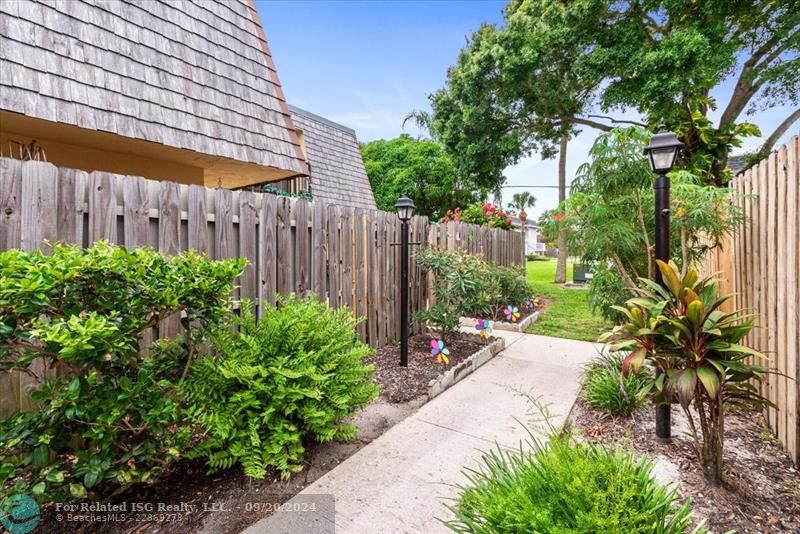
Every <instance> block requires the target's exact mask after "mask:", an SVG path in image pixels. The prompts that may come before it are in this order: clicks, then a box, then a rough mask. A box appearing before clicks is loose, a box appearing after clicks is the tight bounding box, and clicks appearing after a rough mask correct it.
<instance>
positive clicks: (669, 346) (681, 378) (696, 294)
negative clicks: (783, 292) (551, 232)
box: [601, 260, 774, 484]
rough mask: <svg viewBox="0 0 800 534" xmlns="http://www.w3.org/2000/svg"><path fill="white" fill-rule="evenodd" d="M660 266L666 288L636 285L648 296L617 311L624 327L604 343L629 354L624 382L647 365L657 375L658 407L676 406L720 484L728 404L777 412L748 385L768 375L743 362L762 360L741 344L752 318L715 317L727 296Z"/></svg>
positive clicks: (694, 276) (707, 282) (692, 274)
mask: <svg viewBox="0 0 800 534" xmlns="http://www.w3.org/2000/svg"><path fill="white" fill-rule="evenodd" d="M657 264H658V268H659V269H660V271H661V275H662V277H663V280H664V282H665V284H666V286H667V289H664V288H662V287H661V286H660V285H658V284H657V283H655V282H653V281H651V280H647V279H641V281H642V284H644V286H645V287H646V288H647V289H646V290H640V291H639V292H638V293H639V296H638V297H637V298H633V299H630V300H629V301H628V302H627V303H626V306H625V307H621V306H620V307H617V309H618V310H619V311H620V312H621V313H623V314H625V316H626V317H627V322H625V323H624V324H622V325H619V326H617V327H615V328H614V330H613V331H612V332H609V333H607V334H604V335H603V336H602V338H601V341H611V342H613V345H612V347H611V348H612V350H622V351H630V352H629V354H628V355H627V356H626V357H625V359H624V361H623V366H622V370H623V373H625V374H626V375H627V374H628V373H629V372H631V371H633V372H634V373H639V372H640V371H641V369H642V367H643V365H644V363H645V361H646V360H649V361H650V362H651V363H652V364H653V365H654V366H655V367H656V368H657V369H659V370H660V371H661V375H660V376H659V377H658V379H656V381H655V388H656V396H655V400H656V402H660V403H669V404H671V403H672V402H674V401H677V403H678V404H680V406H681V408H682V409H683V411H684V413H685V414H686V417H687V419H688V421H689V427H690V431H691V436H692V438H693V444H694V447H695V452H696V453H697V457H698V459H699V460H700V462H701V463H702V465H703V473H704V475H705V477H706V480H707V481H708V482H710V483H711V484H719V483H720V482H721V481H722V447H723V438H724V433H723V429H724V416H725V408H726V405H729V404H739V405H744V406H747V407H752V408H756V409H763V408H765V407H766V406H774V404H772V403H771V402H770V401H769V400H768V399H766V398H764V397H763V396H762V395H761V394H760V393H759V390H758V388H757V386H756V385H754V384H753V382H755V381H760V380H761V379H762V378H763V377H764V375H765V374H766V373H767V372H769V371H768V369H766V368H764V367H762V366H758V365H753V364H751V363H749V362H748V358H760V359H764V360H766V356H764V355H763V354H761V353H759V352H757V351H755V350H753V349H751V348H748V347H745V346H744V345H740V344H739V341H740V340H741V339H742V338H744V337H745V336H746V335H747V334H748V332H750V330H751V329H752V328H753V324H754V323H753V318H752V316H749V315H746V314H744V313H742V312H741V311H734V312H731V313H726V312H722V311H720V310H719V308H720V306H722V304H724V303H725V302H726V301H727V300H728V299H730V297H731V295H727V296H724V297H719V296H718V291H717V284H716V282H714V281H713V280H712V278H711V277H709V278H704V279H699V275H698V273H697V271H695V270H693V269H687V270H686V273H685V274H684V275H683V276H681V273H680V272H679V271H678V269H677V267H675V266H674V265H673V264H672V263H670V264H666V263H664V262H662V261H660V260H659V261H658V262H657ZM690 406H691V407H694V410H691V409H690ZM698 422H699V426H700V432H699V433H698V429H697V426H698V425H697V423H698Z"/></svg>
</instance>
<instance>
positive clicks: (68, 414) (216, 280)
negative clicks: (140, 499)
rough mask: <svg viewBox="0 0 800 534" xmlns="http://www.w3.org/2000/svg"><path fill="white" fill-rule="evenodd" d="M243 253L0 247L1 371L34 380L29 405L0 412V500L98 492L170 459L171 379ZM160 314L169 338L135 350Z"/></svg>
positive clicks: (177, 415) (177, 445)
mask: <svg viewBox="0 0 800 534" xmlns="http://www.w3.org/2000/svg"><path fill="white" fill-rule="evenodd" d="M245 263H246V262H245V261H244V260H240V259H235V260H234V259H232V260H224V261H211V260H209V259H207V258H205V257H203V256H201V255H198V254H195V253H193V252H186V253H182V254H179V255H177V256H174V257H171V258H165V257H164V256H162V255H161V254H159V253H158V252H156V251H154V250H151V249H147V248H141V249H133V250H129V249H126V248H124V247H117V246H111V245H109V244H107V243H104V242H99V243H97V244H96V245H95V246H93V247H91V248H88V249H83V248H81V247H78V246H61V245H56V246H55V247H53V250H52V253H51V254H44V253H42V252H40V251H36V252H24V251H21V250H7V251H4V252H2V253H0V372H8V371H11V370H16V371H18V372H20V373H25V374H27V375H30V376H32V377H33V378H34V379H36V380H37V381H41V386H40V387H39V388H38V389H36V390H34V391H33V393H32V395H31V397H32V399H33V401H34V402H35V406H33V408H34V409H33V410H31V411H27V412H24V413H20V412H17V413H14V414H12V415H11V416H10V417H8V418H7V419H5V420H3V421H0V501H2V499H3V498H4V497H6V496H8V495H10V494H14V493H25V494H29V495H33V496H34V497H35V498H37V499H39V500H43V501H45V500H49V501H62V502H63V501H67V500H71V499H84V498H87V497H90V496H98V495H104V494H107V493H111V492H114V491H119V490H121V489H122V488H125V487H126V486H128V485H130V484H133V483H136V482H144V481H148V480H152V479H154V478H155V477H156V475H158V473H159V472H161V471H163V470H164V469H165V468H166V467H167V466H168V465H169V463H170V462H173V461H175V460H176V459H178V458H180V456H181V455H182V454H183V452H184V450H185V449H186V448H187V447H188V444H189V442H190V441H191V437H192V429H191V428H190V424H189V422H188V421H187V420H186V419H185V418H184V417H183V415H182V413H181V406H180V403H181V401H180V398H179V396H178V394H177V387H178V383H179V382H180V380H181V377H182V376H183V375H185V374H186V372H187V370H188V368H189V366H190V364H191V362H192V360H193V357H194V355H195V354H196V353H197V347H198V345H200V344H201V343H203V342H204V341H205V337H206V333H207V331H208V328H209V326H210V325H214V324H216V323H217V322H218V321H220V320H222V319H223V318H224V317H225V316H226V315H227V313H228V312H229V310H230V302H229V299H228V296H229V293H230V291H231V287H232V283H233V280H234V279H235V278H236V277H237V276H240V275H241V273H242V270H243V268H244V266H245ZM164 321H174V323H177V324H180V325H181V326H182V332H181V334H180V335H179V337H175V338H171V339H170V338H165V339H163V340H161V341H159V342H158V343H155V344H153V345H152V346H150V347H147V348H148V351H147V352H143V351H142V350H141V347H142V346H143V344H144V339H145V334H146V333H147V332H149V331H150V329H151V328H154V327H157V326H158V325H160V324H161V325H163V324H165V323H164ZM176 331H177V329H176ZM163 335H164V332H163V331H162V336H163ZM90 494H93V495H90Z"/></svg>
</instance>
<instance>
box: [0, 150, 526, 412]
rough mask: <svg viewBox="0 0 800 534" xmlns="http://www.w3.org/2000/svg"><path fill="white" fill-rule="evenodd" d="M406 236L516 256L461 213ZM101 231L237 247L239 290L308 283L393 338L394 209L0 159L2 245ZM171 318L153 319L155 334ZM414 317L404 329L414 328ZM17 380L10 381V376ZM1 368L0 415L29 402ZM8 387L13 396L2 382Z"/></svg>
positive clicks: (247, 294)
mask: <svg viewBox="0 0 800 534" xmlns="http://www.w3.org/2000/svg"><path fill="white" fill-rule="evenodd" d="M409 224H410V234H411V241H412V242H421V243H425V244H427V245H428V246H433V247H438V248H444V249H451V250H455V249H459V250H467V251H469V252H471V253H474V254H481V255H483V256H485V257H486V258H488V259H491V260H493V261H495V262H497V263H499V264H502V265H513V264H522V263H523V260H524V257H523V248H522V236H521V234H520V233H518V232H512V231H506V230H500V229H494V228H487V227H481V226H477V225H470V224H465V223H456V222H451V223H447V224H432V223H429V221H428V219H427V217H419V216H415V217H414V218H413V219H412V220H411V221H410V223H409ZM100 239H105V240H107V241H109V242H112V243H116V244H121V245H126V246H128V247H134V246H149V247H152V248H154V249H156V250H158V251H160V252H162V253H164V254H168V255H169V254H177V253H178V252H180V251H182V250H187V249H194V250H197V251H201V252H205V253H206V254H208V256H209V257H211V258H216V259H219V258H227V257H232V256H242V257H245V258H247V259H248V261H249V262H250V263H249V266H248V267H247V269H246V270H245V272H244V274H243V275H242V276H241V278H240V279H239V280H238V281H237V285H238V286H239V287H238V289H237V290H236V293H235V295H234V296H235V298H237V299H243V298H247V299H250V300H252V301H253V302H254V303H255V307H256V313H257V314H258V315H259V316H260V315H261V314H262V313H263V306H262V305H261V303H265V302H270V303H274V301H275V295H276V294H278V293H280V294H288V293H292V292H293V293H295V294H298V295H306V294H308V293H311V292H313V293H316V294H318V295H320V296H321V298H324V299H327V301H328V302H329V303H330V305H331V306H333V307H335V308H339V307H346V308H349V309H350V310H351V311H352V312H353V313H354V314H355V315H357V316H359V317H363V318H364V320H363V321H362V322H361V323H360V324H359V327H358V328H359V331H358V335H359V337H360V338H361V339H362V340H363V341H365V342H367V343H369V344H370V345H372V346H374V347H380V346H383V345H384V344H386V343H388V342H391V341H393V340H397V339H398V335H399V330H400V329H399V317H400V290H399V284H398V281H399V276H400V271H399V265H400V247H397V246H392V243H396V242H399V241H400V222H399V220H398V218H397V216H396V214H394V213H388V212H382V211H372V210H363V209H354V208H349V207H343V206H335V205H326V204H323V203H321V202H306V201H303V200H296V199H293V198H288V197H278V196H275V195H271V194H262V193H253V192H250V191H230V190H227V189H209V188H205V187H202V186H196V185H179V184H176V183H173V182H157V181H152V180H146V179H144V178H140V177H135V176H120V175H115V174H110V173H105V172H99V171H95V172H92V173H86V172H83V171H78V170H74V169H66V168H58V167H55V166H54V165H52V164H49V163H44V162H38V161H25V162H22V161H18V160H14V159H8V158H0V251H2V250H5V249H9V248H21V249H24V250H34V249H37V248H47V247H48V245H47V244H46V243H47V242H50V243H55V242H61V243H75V244H81V245H83V246H89V245H90V244H91V243H94V242H95V241H98V240H100ZM409 279H410V290H409V299H410V305H411V310H412V312H414V311H417V310H420V309H423V308H424V307H425V306H426V303H427V301H428V299H429V295H428V288H429V283H428V280H427V277H426V276H425V275H424V274H423V273H422V272H421V270H420V269H419V268H418V267H417V265H416V263H415V262H414V260H413V257H412V261H411V270H410V275H409ZM175 328H177V325H174V324H173V325H160V329H161V331H160V332H159V334H160V335H162V336H163V335H171V334H174V329H175ZM419 328H420V327H419V325H414V326H413V329H412V332H415V333H416V332H419ZM12 379H13V380H14V381H16V382H17V383H15V384H9V383H8V382H9V381H10V380H12ZM25 380H26V378H23V377H20V376H14V377H10V376H9V375H5V376H3V375H0V415H2V414H3V413H7V412H8V411H9V410H10V409H13V408H14V407H16V406H20V405H24V404H25V402H26V401H25V400H24V399H25V397H26V396H27V393H28V391H29V390H30V389H32V388H33V387H35V384H32V383H20V381H22V382H24V381H25ZM12 389H13V391H15V392H16V393H15V395H14V396H15V397H16V400H13V405H12V406H9V402H10V401H9V400H8V399H5V400H4V399H3V397H6V395H4V394H3V392H7V391H12Z"/></svg>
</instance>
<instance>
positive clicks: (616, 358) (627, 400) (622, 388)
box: [581, 353, 652, 416]
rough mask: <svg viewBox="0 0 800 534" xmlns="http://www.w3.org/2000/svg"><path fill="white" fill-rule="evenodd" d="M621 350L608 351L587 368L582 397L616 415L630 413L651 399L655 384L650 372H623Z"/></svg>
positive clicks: (584, 375) (590, 403) (596, 406)
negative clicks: (651, 389)
mask: <svg viewBox="0 0 800 534" xmlns="http://www.w3.org/2000/svg"><path fill="white" fill-rule="evenodd" d="M622 360H623V356H622V355H621V354H618V353H617V354H614V353H604V354H601V355H600V356H598V357H597V358H594V359H593V360H592V361H590V362H589V364H588V365H587V366H586V368H585V369H584V372H583V389H582V390H581V397H583V400H585V401H586V402H587V403H588V404H589V405H591V406H594V407H595V408H597V409H599V410H602V411H604V412H608V413H612V414H616V415H624V416H627V415H630V414H632V413H633V412H635V411H636V410H638V409H639V408H641V407H642V406H644V403H645V402H646V401H647V397H648V394H649V393H650V388H651V385H652V382H651V377H650V374H649V373H647V372H643V373H640V374H638V375H635V374H632V373H628V375H627V376H623V374H622Z"/></svg>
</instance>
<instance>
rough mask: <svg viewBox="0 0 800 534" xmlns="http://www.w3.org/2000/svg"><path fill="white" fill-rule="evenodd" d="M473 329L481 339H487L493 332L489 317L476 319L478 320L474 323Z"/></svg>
mask: <svg viewBox="0 0 800 534" xmlns="http://www.w3.org/2000/svg"><path fill="white" fill-rule="evenodd" d="M475 329H476V330H477V331H478V335H479V336H481V339H488V338H489V336H491V335H492V333H493V332H494V330H492V324H491V323H490V322H489V319H478V322H477V323H475Z"/></svg>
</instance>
